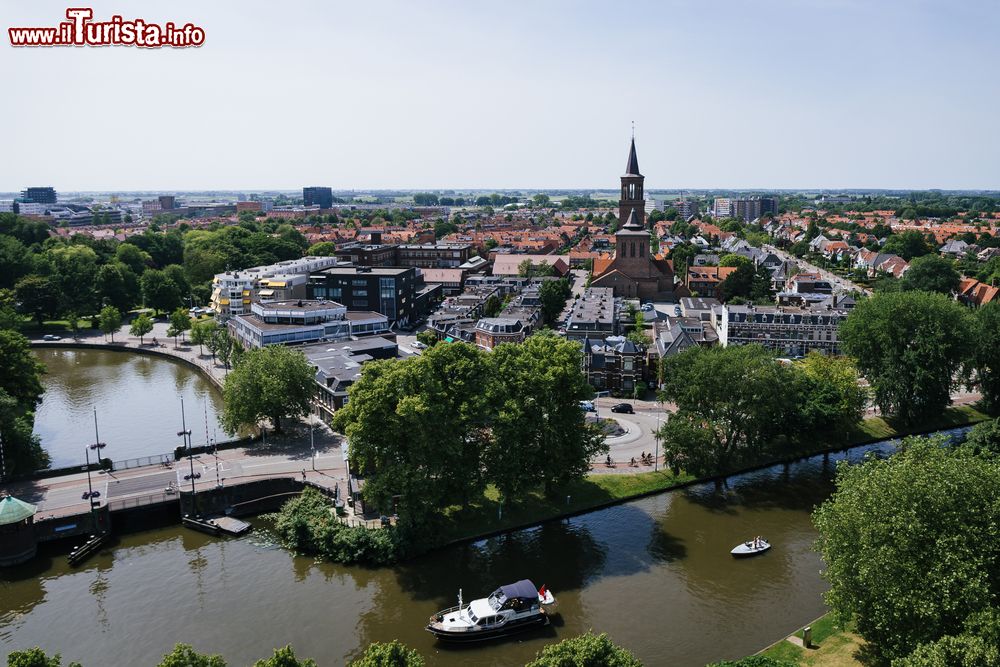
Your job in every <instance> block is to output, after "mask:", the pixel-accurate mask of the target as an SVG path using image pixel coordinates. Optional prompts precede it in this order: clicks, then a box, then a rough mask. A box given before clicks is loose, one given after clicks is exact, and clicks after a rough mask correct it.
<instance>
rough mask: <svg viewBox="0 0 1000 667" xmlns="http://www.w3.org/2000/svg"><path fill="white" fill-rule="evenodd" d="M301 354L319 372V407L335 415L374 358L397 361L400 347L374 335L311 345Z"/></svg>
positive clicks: (303, 349) (317, 391)
mask: <svg viewBox="0 0 1000 667" xmlns="http://www.w3.org/2000/svg"><path fill="white" fill-rule="evenodd" d="M301 351H302V353H303V354H304V355H305V357H306V361H308V362H309V364H310V365H311V366H312V367H313V368H315V369H316V385H317V386H316V395H315V405H316V407H318V408H320V409H322V410H324V411H325V412H327V413H328V414H331V415H332V414H333V413H334V412H336V411H337V410H339V409H340V408H342V407H344V405H345V404H346V403H347V389H348V388H349V387H350V386H351V385H352V384H354V383H355V382H356V381H357V380H358V378H360V377H361V367H362V366H363V365H364V364H365V363H366V362H369V361H372V360H373V359H394V358H395V357H396V356H397V354H398V352H399V348H398V346H397V345H396V342H395V341H392V340H388V339H386V338H382V337H381V336H371V337H368V338H361V339H359V340H342V341H338V342H337V343H335V344H333V345H331V344H330V343H323V344H320V345H307V346H305V347H303V348H301Z"/></svg>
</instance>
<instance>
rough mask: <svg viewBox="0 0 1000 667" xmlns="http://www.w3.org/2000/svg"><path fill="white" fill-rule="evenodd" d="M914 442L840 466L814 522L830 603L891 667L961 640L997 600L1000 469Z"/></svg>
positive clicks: (941, 443)
mask: <svg viewBox="0 0 1000 667" xmlns="http://www.w3.org/2000/svg"><path fill="white" fill-rule="evenodd" d="M946 444H947V439H946V438H945V437H944V436H936V437H932V438H907V439H906V440H904V442H903V446H902V447H901V449H900V451H899V452H898V453H896V454H895V455H894V456H892V457H890V458H888V459H886V460H878V459H871V460H868V461H867V462H865V463H864V464H861V465H847V464H844V465H841V466H840V467H839V468H838V472H837V480H836V491H835V493H834V494H833V496H832V497H831V498H830V499H829V500H827V501H826V502H825V503H823V505H821V506H820V507H819V508H818V509H817V510H816V512H815V513H814V515H813V521H814V523H815V524H816V528H817V529H818V530H819V534H820V537H819V542H818V548H819V550H820V552H821V554H822V556H823V560H824V561H825V563H826V571H825V572H824V576H825V577H826V578H827V579H828V580H829V582H830V585H831V587H830V590H829V592H828V593H827V594H826V596H825V600H826V603H827V605H829V606H830V608H831V609H832V610H833V611H834V612H835V613H836V615H837V616H838V618H839V620H840V621H841V622H846V621H848V620H851V621H853V623H854V626H855V627H856V628H857V631H858V634H860V635H861V636H862V637H864V638H865V640H866V641H867V642H868V643H869V644H870V646H871V648H872V650H873V651H874V653H875V654H876V656H877V657H878V658H880V659H882V660H883V661H886V662H888V661H889V660H892V659H894V658H900V657H903V656H905V655H907V654H909V653H910V651H911V650H912V649H913V647H915V646H917V645H919V644H924V643H927V642H933V641H937V640H938V639H940V638H941V637H943V636H945V635H954V634H959V633H960V632H961V631H962V627H963V623H964V621H965V620H966V619H967V618H968V617H969V616H970V614H973V613H975V612H980V611H984V610H987V609H989V608H990V606H991V605H992V604H993V603H994V602H995V601H996V600H997V596H998V594H1000V554H998V552H997V549H996V535H997V526H1000V504H998V503H997V502H996V489H997V488H1000V461H998V460H997V459H996V458H983V457H979V456H976V455H974V454H972V453H971V452H970V451H969V450H968V449H966V448H957V449H950V448H948V447H946V446H945V445H946Z"/></svg>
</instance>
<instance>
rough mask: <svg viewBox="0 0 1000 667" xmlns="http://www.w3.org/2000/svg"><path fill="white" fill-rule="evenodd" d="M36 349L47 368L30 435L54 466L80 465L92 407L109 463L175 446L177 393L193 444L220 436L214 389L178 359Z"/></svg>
mask: <svg viewBox="0 0 1000 667" xmlns="http://www.w3.org/2000/svg"><path fill="white" fill-rule="evenodd" d="M34 352H35V354H37V356H38V358H39V360H41V361H42V363H44V364H45V365H46V367H47V368H48V372H47V373H46V374H45V375H44V376H42V384H43V385H44V387H45V394H44V396H43V399H42V404H41V406H40V407H39V408H38V411H37V412H36V414H35V433H36V434H37V435H38V436H39V437H40V438H41V441H42V446H43V447H45V449H46V450H47V451H48V452H49V455H50V456H51V457H52V467H56V468H58V467H62V466H68V465H75V464H81V465H82V464H83V462H84V448H85V447H86V446H87V445H89V444H91V443H93V442H94V412H93V411H94V408H95V407H96V408H97V418H98V426H99V432H100V437H101V440H102V441H103V442H106V443H107V444H108V447H107V448H106V449H104V450H103V452H102V454H103V456H106V457H109V458H111V459H113V460H115V461H119V460H122V459H130V458H137V457H141V456H150V455H154V454H163V453H165V452H170V451H173V449H174V447H176V446H177V445H179V444H180V439H179V438H178V437H177V435H176V433H177V431H180V430H181V405H180V399H181V398H182V397H183V398H184V403H185V412H186V416H187V424H188V427H189V428H190V429H191V431H192V442H193V443H194V444H195V445H200V444H203V443H205V442H206V441H207V439H208V438H213V437H214V438H217V439H220V440H224V439H226V435H225V434H224V433H223V432H222V430H221V429H220V428H219V427H218V414H219V413H220V412H221V410H222V397H221V396H220V395H219V391H218V390H217V389H216V388H215V386H214V385H212V384H211V383H210V382H209V381H208V380H206V379H205V378H203V377H202V376H201V375H199V374H198V373H197V372H196V371H195V370H193V369H191V368H189V367H187V366H186V365H184V364H183V363H181V362H178V361H173V360H170V359H166V358H162V357H150V356H145V355H139V354H132V353H128V352H112V351H105V350H72V349H36V350H34ZM206 410H207V415H206ZM206 421H207V429H206ZM206 430H207V433H208V434H207V436H206Z"/></svg>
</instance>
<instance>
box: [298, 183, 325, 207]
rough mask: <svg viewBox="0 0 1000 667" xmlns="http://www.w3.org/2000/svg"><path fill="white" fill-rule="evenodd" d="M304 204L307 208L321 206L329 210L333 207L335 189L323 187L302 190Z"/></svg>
mask: <svg viewBox="0 0 1000 667" xmlns="http://www.w3.org/2000/svg"><path fill="white" fill-rule="evenodd" d="M302 203H303V205H305V206H319V207H320V209H328V208H331V207H332V206H333V189H332V188H323V187H308V188H302Z"/></svg>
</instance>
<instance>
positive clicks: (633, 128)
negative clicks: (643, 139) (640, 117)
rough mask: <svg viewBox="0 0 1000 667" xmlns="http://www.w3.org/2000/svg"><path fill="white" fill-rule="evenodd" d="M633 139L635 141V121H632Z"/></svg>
mask: <svg viewBox="0 0 1000 667" xmlns="http://www.w3.org/2000/svg"><path fill="white" fill-rule="evenodd" d="M632 138H633V139H635V121H634V120H633V121H632Z"/></svg>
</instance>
